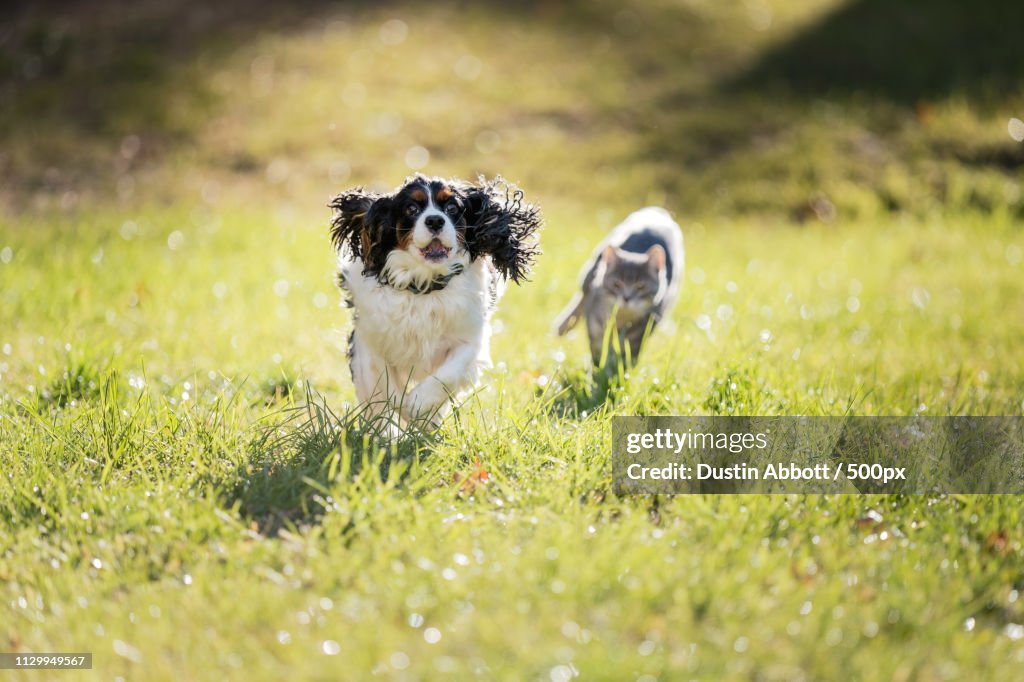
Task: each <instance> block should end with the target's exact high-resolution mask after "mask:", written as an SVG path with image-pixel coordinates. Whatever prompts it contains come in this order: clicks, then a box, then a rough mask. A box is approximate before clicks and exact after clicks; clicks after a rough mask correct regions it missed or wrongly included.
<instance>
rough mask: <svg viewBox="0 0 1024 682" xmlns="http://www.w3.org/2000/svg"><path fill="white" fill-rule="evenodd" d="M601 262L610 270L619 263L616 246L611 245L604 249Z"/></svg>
mask: <svg viewBox="0 0 1024 682" xmlns="http://www.w3.org/2000/svg"><path fill="white" fill-rule="evenodd" d="M601 262H603V263H604V264H605V266H606V267H609V268H610V267H612V266H613V265H615V264H616V263H618V262H619V254H618V253H616V251H615V247H614V246H612V245H611V244H609V245H608V246H606V247H604V252H602V253H601Z"/></svg>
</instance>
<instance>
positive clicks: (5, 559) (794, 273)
mask: <svg viewBox="0 0 1024 682" xmlns="http://www.w3.org/2000/svg"><path fill="white" fill-rule="evenodd" d="M724 4H726V3H723V5H724ZM717 5H718V3H699V2H690V3H681V4H676V5H671V6H670V5H668V4H665V5H664V6H662V5H661V3H647V4H642V5H638V6H636V7H632V8H630V10H629V11H630V12H632V14H626V15H623V14H621V13H616V12H613V11H611V10H608V12H605V13H603V12H601V11H599V10H600V9H601V8H603V6H601V7H599V8H598V9H595V10H592V11H590V12H583V11H582V10H580V12H581V13H580V14H579V15H571V14H566V13H567V12H569V10H560V9H556V8H550V7H547V6H546V5H542V6H538V7H533V8H532V9H531V10H530V11H529V12H526V11H525V10H524V12H522V13H516V12H512V11H511V10H510V11H505V10H500V9H495V8H489V9H480V8H478V9H474V10H469V11H468V12H467V13H465V14H463V13H460V12H456V11H455V10H453V9H452V8H450V7H448V6H441V7H438V8H436V9H435V10H433V11H430V12H426V11H424V10H423V8H408V9H407V8H403V7H401V6H397V5H396V6H394V7H392V8H389V9H385V10H375V9H364V10H359V11H356V10H351V11H342V10H328V9H323V10H322V14H318V15H317V16H312V17H306V18H304V19H302V20H301V21H295V22H292V23H289V24H288V25H287V29H282V30H280V31H278V32H276V33H275V32H274V31H273V27H267V28H266V29H265V30H266V32H265V33H263V32H254V33H253V34H251V35H247V36H244V39H242V38H240V37H239V36H237V35H235V34H232V33H225V36H226V37H225V41H224V44H216V43H212V44H210V45H208V46H201V47H198V48H190V49H189V50H188V51H185V52H174V53H173V54H174V55H175V56H176V58H177V59H178V63H177V64H176V66H174V68H171V67H167V69H166V73H165V72H164V71H159V70H158V71H156V72H154V73H156V74H159V75H160V78H162V79H164V80H162V81H161V85H162V87H158V88H156V90H158V91H159V90H163V89H167V90H169V91H170V92H173V93H180V94H177V95H175V96H167V97H165V98H157V99H156V100H154V101H141V102H131V104H132V106H127V105H126V106H125V108H124V110H123V111H121V110H117V111H119V112H120V113H118V114H117V115H114V114H111V116H110V117H109V118H106V119H104V120H105V122H104V124H103V125H101V126H99V127H98V128H97V129H95V130H94V129H91V128H89V127H88V125H85V126H84V127H81V126H79V125H78V124H74V123H67V124H66V125H65V124H63V123H61V120H62V119H61V116H68V114H67V112H64V113H63V114H61V113H60V112H58V114H56V115H54V117H52V118H53V120H49V119H48V118H47V116H45V115H40V116H39V117H38V120H32V117H30V116H28V114H26V111H25V110H19V109H18V107H22V106H24V107H27V106H28V105H27V104H26V101H29V102H31V98H33V97H34V98H38V100H39V101H52V100H51V99H50V98H54V97H56V98H57V99H58V100H59V97H57V95H56V94H55V93H56V92H59V91H60V87H58V86H60V84H61V83H62V82H63V81H61V80H60V78H61V76H56V77H55V78H56V83H57V84H58V85H48V84H47V83H46V82H45V81H43V82H39V83H34V84H28V85H25V86H24V88H23V90H21V91H19V92H22V93H23V94H22V95H21V98H20V99H19V100H18V102H20V104H18V105H11V106H8V107H7V108H6V109H4V110H3V114H2V117H0V120H2V121H3V122H4V124H5V126H6V127H5V128H4V130H5V131H6V133H5V136H4V140H5V141H7V142H8V145H7V147H6V149H7V151H6V152H5V155H4V157H3V165H2V168H3V169H4V172H5V173H6V175H5V178H7V180H8V182H6V183H5V187H4V189H3V192H2V197H3V199H4V201H5V202H6V205H7V208H6V209H5V212H4V213H3V214H2V215H0V472H2V477H0V650H6V651H16V650H18V651H29V650H32V651H91V652H93V653H94V654H95V656H94V669H93V671H92V676H93V677H95V678H97V679H100V678H102V679H111V678H113V677H117V676H121V677H124V678H126V679H221V678H224V677H228V678H241V677H247V678H248V677H254V678H256V679H280V678H283V677H294V678H299V679H304V678H315V679H337V678H341V679H365V678H367V677H368V676H369V675H371V674H378V675H382V676H385V677H398V678H404V677H407V678H411V679H423V678H431V679H432V678H436V677H445V676H447V677H450V678H452V679H463V678H466V677H469V676H478V677H482V678H500V679H532V678H540V679H550V680H566V679H569V678H570V677H571V676H573V675H576V674H579V675H580V676H581V677H582V678H583V679H636V678H642V677H643V676H645V675H647V676H650V677H649V678H643V679H652V678H655V679H680V678H682V679H688V678H690V677H693V678H702V679H718V678H722V677H743V678H756V679H786V680H791V679H823V678H824V679H836V678H839V679H850V678H853V679H860V678H866V679H875V678H883V679H926V680H931V679H953V678H963V677H969V678H986V679H1012V678H1013V677H1014V676H1016V675H1017V674H1018V673H1019V670H1020V669H1021V666H1022V665H1024V628H1022V623H1024V599H1022V598H1021V595H1020V593H1021V592H1022V591H1024V578H1022V576H1024V555H1022V552H1024V546H1022V543H1024V533H1022V531H1021V528H1022V522H1024V519H1022V505H1021V503H1020V502H1019V500H1018V499H1017V498H1014V497H998V496H992V497H986V496H947V497H936V498H926V497H857V496H836V497H814V496H811V497H797V496H774V497H768V496H734V497H727V496H723V497H716V496H686V497H677V498H672V497H657V498H655V497H653V496H646V497H624V498H617V497H616V496H615V495H614V494H613V493H612V492H611V470H610V453H609V442H610V419H611V416H612V415H615V414H702V413H707V412H722V413H730V412H733V413H740V414H743V413H757V414H839V413H846V412H850V413H854V414H912V413H921V414H928V415H946V414H1011V415H1012V414H1020V413H1021V411H1022V410H1024V392H1022V387H1024V360H1022V358H1024V355H1022V354H1021V348H1020V338H1021V334H1022V332H1024V328H1022V324H1021V320H1024V263H1022V250H1024V233H1022V229H1021V227H1022V222H1021V220H1022V219H1021V217H1020V216H1021V208H1020V206H1021V199H1020V196H1019V194H1020V192H1019V182H1020V179H1021V178H1020V171H1019V166H1014V165H1013V164H1012V163H1010V164H1009V165H1007V164H1005V163H1003V164H1002V165H1000V164H999V163H996V164H987V165H986V164H985V163H978V162H977V161H974V162H972V161H970V159H972V158H976V157H979V158H980V157H981V156H983V153H987V152H988V151H990V150H993V149H994V150H996V151H997V152H999V153H1000V154H1005V155H1008V156H1005V157H1003V156H997V157H996V158H1000V159H1002V158H1009V159H1011V161H1012V160H1013V159H1015V158H1017V157H1016V156H1014V155H1019V154H1020V150H1019V146H1014V144H1015V143H1013V141H1012V140H1010V139H1009V138H1008V137H1007V136H1006V122H1005V121H1006V119H1007V118H1008V117H1009V116H1010V115H1014V113H1016V115H1018V116H1020V115H1021V111H1020V110H1021V107H1020V106H1018V105H1020V103H1021V102H1022V97H1021V95H1020V93H1019V90H1018V91H1014V92H1010V93H1006V94H1005V96H1004V97H1003V98H1001V99H998V98H997V99H996V101H995V103H994V104H993V103H992V102H991V101H990V102H989V103H988V105H986V107H981V106H975V104H974V103H973V100H972V99H970V98H969V97H967V96H966V95H965V96H960V95H957V94H955V93H954V94H950V95H948V96H941V97H939V96H936V97H935V98H934V101H931V102H929V103H928V109H927V111H928V113H927V114H926V115H924V116H926V119H923V118H922V116H923V114H922V113H921V111H922V109H921V108H920V107H917V108H916V109H915V108H914V107H912V106H904V105H903V104H901V103H899V102H894V101H891V100H890V99H887V98H886V97H883V96H882V95H879V94H877V93H876V94H875V95H865V96H864V97H859V98H858V97H852V98H849V99H847V98H842V97H838V96H837V97H836V98H835V99H834V100H831V101H830V103H829V104H827V105H826V104H824V103H823V102H821V101H815V100H814V98H809V99H806V100H805V99H802V98H800V97H798V96H797V95H796V94H793V96H792V97H791V98H788V99H787V98H781V97H775V96H769V95H763V94H759V93H758V92H756V91H754V92H752V93H751V92H739V93H730V92H729V91H728V90H727V89H725V88H724V86H722V85H721V83H722V82H724V81H725V80H728V76H729V75H730V73H732V72H740V71H743V69H744V68H746V65H748V64H750V63H752V62H754V61H755V60H756V57H757V55H758V53H759V52H758V51H759V50H762V49H768V48H769V47H770V46H771V45H773V44H774V43H776V42H784V39H785V37H786V36H787V35H789V33H787V32H792V31H794V30H799V29H800V27H803V26H807V25H809V24H813V22H814V21H815V20H816V18H817V17H818V16H819V14H818V12H819V10H820V9H821V8H825V7H828V6H829V5H830V3H826V2H816V3H810V4H808V3H798V2H777V3H770V5H771V6H772V7H773V8H774V9H775V14H774V15H773V16H774V23H773V26H774V28H773V31H768V32H761V31H756V30H755V29H754V28H752V26H757V25H760V24H759V23H758V21H760V20H759V19H758V16H757V15H756V14H749V13H748V12H747V10H746V9H743V10H742V11H741V10H738V9H729V8H724V7H720V6H717ZM738 7H739V5H738ZM577 9H579V8H577ZM604 9H607V8H604ZM396 18H401V19H403V20H404V23H403V24H402V25H401V26H399V25H398V24H395V23H391V24H387V23H386V22H387V21H388V20H394V19H396ZM570 18H572V19H574V20H576V21H578V23H577V24H572V26H574V29H573V30H566V29H567V27H568V26H570V24H569V23H567V22H569V19H570ZM762 19H763V17H762ZM637 21H639V22H640V26H641V27H643V28H642V29H641V30H642V31H647V34H646V35H648V36H649V37H650V40H648V41H643V40H638V39H637V38H636V30H637V29H636V25H635V23H634V22H637ZM453 25H465V26H467V27H472V30H471V31H470V30H467V31H464V32H456V33H455V35H454V36H453V37H451V39H449V40H444V41H438V40H437V38H436V37H437V36H438V35H442V34H443V35H447V36H451V35H452V34H453V32H452V31H451V27H452V26H453ZM402 26H404V29H403V28H402ZM82 35H87V34H84V33H83V34H82ZM683 38H685V40H683ZM89 39H90V40H91V38H89ZM80 40H82V41H85V40H87V38H80ZM680 44H683V45H686V49H685V50H683V49H682V48H678V46H679V45H680ZM659 48H661V49H659ZM670 48H671V49H670ZM139 49H143V48H139ZM176 49H177V48H176ZM659 55H661V56H662V58H663V59H665V60H668V59H670V58H671V60H672V61H671V63H667V64H666V63H660V62H659ZM666 55H667V56H666ZM533 64H542V65H543V68H540V67H536V68H533V67H531V68H525V67H524V65H533ZM117 73H118V72H115V75H116V74H117ZM72 75H73V74H72ZM67 78H70V76H67ZM136 85H137V83H136V81H134V80H132V77H131V76H130V75H128V76H124V80H123V82H122V81H121V80H119V79H118V78H113V79H112V83H111V85H110V87H109V89H107V90H101V94H100V95H98V97H99V98H100V100H101V101H103V98H104V97H109V98H110V99H111V100H112V101H111V102H108V104H110V105H111V106H113V105H114V100H117V97H119V96H120V95H118V96H115V95H116V94H117V93H121V94H122V95H124V93H131V92H133V88H134V87H136ZM61 87H62V86H61ZM51 88H52V89H51ZM104 92H108V93H114V94H110V95H105V94H102V93H104ZM24 93H28V94H27V95H26V94H24ZM26 98H27V99H26ZM140 99H143V100H144V98H140ZM634 102H639V103H642V105H634V104H633V103H634ZM1014 106H1018V110H1017V111H1016V112H1014V110H1013V107H1014ZM147 107H151V108H147ZM158 113H159V115H158ZM15 124H17V126H20V128H18V129H20V130H21V131H23V134H20V135H14V134H13V133H11V131H12V130H14V129H15V127H14V125H15ZM752 127H753V128H755V129H752ZM133 136H134V137H133ZM737 136H738V139H734V138H737ZM730 140H731V141H730ZM949 141H954V142H956V144H958V145H961V147H962V148H963V149H961V150H960V151H961V152H963V153H960V155H959V156H956V155H955V154H954V155H952V156H948V157H943V156H941V154H940V153H939V151H937V150H939V149H945V148H946V147H943V145H944V144H946V143H947V142H949ZM417 147H423V148H424V149H425V150H426V152H427V156H428V157H429V160H428V163H427V165H426V167H425V168H424V170H425V171H426V172H428V173H434V174H439V175H459V176H464V177H465V176H470V177H471V176H473V175H474V174H476V173H478V172H483V173H486V174H488V175H493V174H495V173H498V172H500V173H503V174H505V175H506V176H507V177H509V178H510V179H512V180H514V181H516V182H518V183H520V184H521V185H522V187H523V188H524V189H525V191H526V193H527V196H528V197H529V198H532V199H534V200H536V201H538V202H539V203H541V205H542V206H543V208H544V212H545V216H546V218H547V227H546V230H545V232H544V234H543V237H542V240H543V245H544V250H545V253H544V255H543V256H542V258H541V259H540V262H539V265H538V268H537V271H536V272H535V276H534V278H533V281H532V282H530V283H528V284H526V285H525V286H523V287H522V288H516V287H512V288H511V290H510V291H509V293H508V294H507V296H506V297H505V299H504V300H503V301H502V304H501V307H500V309H499V311H498V314H497V321H496V323H495V327H496V331H497V334H496V336H495V338H494V341H493V344H492V345H493V348H492V354H493V356H494V360H495V362H496V368H495V370H494V371H493V372H491V373H490V374H489V375H488V377H487V379H486V380H485V382H484V383H483V386H482V388H481V390H480V391H479V392H478V393H477V394H476V395H475V396H474V397H473V398H472V399H471V400H470V401H469V403H468V404H467V405H465V406H464V407H463V408H462V409H461V410H460V411H459V412H458V414H457V415H456V417H455V418H452V419H450V420H449V421H447V422H446V423H445V425H444V427H443V428H442V429H441V431H440V432H439V433H438V434H437V435H436V437H435V438H419V439H409V440H407V441H405V442H403V443H401V444H400V445H398V446H396V448H395V449H394V451H392V452H382V451H380V450H379V449H377V448H375V447H373V446H372V445H369V444H367V443H366V442H365V441H364V440H363V438H362V435H361V433H360V432H359V430H358V428H357V424H356V421H355V420H354V417H353V416H352V415H353V413H352V411H353V409H354V406H353V405H351V403H352V401H353V399H354V395H353V391H352V386H351V382H350V380H349V376H348V370H347V367H346V362H345V358H344V347H343V341H344V338H345V331H346V326H347V323H348V320H349V314H350V313H349V311H348V310H347V309H344V308H342V307H341V306H340V305H339V303H340V301H339V296H338V294H337V291H336V290H335V289H334V288H333V284H332V274H333V273H332V268H333V254H332V252H331V248H330V244H329V241H328V238H327V230H326V225H327V220H328V218H329V212H328V210H327V208H326V207H325V203H326V200H327V198H328V197H329V196H330V194H331V193H332V192H336V191H339V190H340V189H343V188H345V187H347V186H349V185H351V184H364V185H369V186H371V187H376V188H381V189H385V188H390V187H392V186H394V185H396V184H398V183H399V182H400V181H401V179H402V178H403V177H404V175H405V174H406V173H408V172H409V171H410V168H409V163H410V162H416V161H417V159H420V160H422V158H423V156H424V155H423V150H420V149H416V148H417ZM958 149H960V148H958ZM851 150H852V151H851ZM879 150H881V151H879ZM963 150H967V151H970V152H972V153H976V156H970V155H969V154H967V151H963ZM69 151H71V152H74V154H72V155H70V156H65V155H66V154H67V153H68V152H69ZM958 153H959V152H958ZM879 154H881V157H879V156H878V155H879ZM65 158H66V159H67V160H62V159H65ZM413 165H418V164H415V163H414V164H413ZM48 168H54V169H56V171H54V172H48V170H47V169H48ZM938 188H941V189H938ZM647 203H661V204H665V205H667V206H668V207H669V208H671V209H672V210H673V211H674V212H675V214H676V216H677V218H678V219H679V221H680V222H681V224H682V225H683V228H684V232H685V233H686V247H687V270H686V283H685V288H684V291H683V295H682V298H681V300H680V301H679V303H678V306H677V307H676V309H675V311H674V314H673V315H672V317H671V319H670V320H669V322H667V323H666V324H665V325H663V326H662V327H661V328H660V329H659V330H658V332H657V333H656V335H655V337H654V338H653V339H652V340H651V341H650V344H649V346H648V347H647V348H646V349H645V353H644V358H643V360H644V361H643V364H642V365H641V367H640V368H638V369H637V370H636V371H634V372H633V374H632V376H630V377H629V380H628V382H627V384H626V386H625V387H623V388H622V389H621V391H619V392H618V394H617V395H616V396H615V398H614V400H612V401H608V402H605V403H598V402H596V401H594V400H591V399H590V397H589V395H588V383H587V380H586V373H585V368H586V365H585V362H586V357H587V354H586V348H585V339H584V338H583V337H582V336H581V335H580V333H579V332H575V333H574V334H573V335H570V336H569V337H567V338H565V339H559V338H556V337H554V336H552V335H551V334H550V332H549V326H550V324H551V320H552V318H553V317H554V315H555V314H556V313H557V312H558V310H559V309H560V308H561V307H562V305H563V304H564V303H565V301H566V300H567V299H568V297H569V295H570V294H571V292H572V290H573V287H574V286H575V281H576V273H577V270H578V268H579V266H580V264H581V260H582V259H583V258H584V254H587V253H589V251H590V249H591V247H592V245H593V243H594V242H595V241H596V240H597V239H599V238H600V237H601V235H602V234H604V232H605V231H606V230H607V229H609V228H610V227H611V226H612V225H613V224H614V223H615V222H616V221H618V220H620V219H621V218H622V217H624V216H625V214H626V213H628V212H629V211H630V210H633V209H635V208H637V207H639V206H641V205H645V204H647ZM723 387H724V388H723ZM71 675H76V679H77V675H78V674H74V673H56V672H54V673H50V674H49V677H52V678H57V677H60V678H61V679H64V678H65V677H67V678H68V679H70V676H71ZM46 676H47V675H46V673H23V674H22V677H23V678H24V679H35V678H36V677H39V678H44V677H46Z"/></svg>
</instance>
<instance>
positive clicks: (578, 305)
mask: <svg viewBox="0 0 1024 682" xmlns="http://www.w3.org/2000/svg"><path fill="white" fill-rule="evenodd" d="M585 304H586V300H585V297H584V296H583V292H582V291H577V292H576V295H575V296H573V297H572V300H571V301H569V305H567V306H566V307H565V309H564V310H562V312H560V313H559V314H558V318H557V319H556V320H555V329H556V330H557V331H558V335H559V336H565V335H566V334H568V333H569V330H570V329H572V328H573V327H575V326H576V323H577V322H579V321H580V318H581V317H582V316H583V311H584V308H585Z"/></svg>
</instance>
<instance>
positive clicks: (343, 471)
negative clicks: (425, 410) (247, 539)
mask: <svg viewBox="0 0 1024 682" xmlns="http://www.w3.org/2000/svg"><path fill="white" fill-rule="evenodd" d="M389 426H390V422H389V421H388V419H387V417H386V416H385V417H377V418H374V419H368V418H367V416H366V408H362V409H353V410H350V411H347V412H344V413H342V414H338V413H336V412H334V411H333V410H332V409H331V407H330V406H329V404H328V402H327V400H326V399H325V398H324V397H323V396H322V395H320V394H318V393H316V392H314V391H313V390H311V389H309V388H308V387H307V389H306V395H305V401H304V403H303V404H301V405H297V406H295V407H291V408H288V409H286V410H284V411H283V412H280V413H278V414H277V416H276V417H275V420H274V423H272V424H271V425H269V426H267V427H265V428H263V429H262V430H261V432H260V433H259V435H258V436H257V437H256V439H254V441H253V443H252V454H251V457H250V460H249V466H248V467H247V469H246V471H243V472H240V473H241V476H240V478H239V480H238V481H237V482H236V484H235V487H234V490H233V492H232V493H230V494H229V495H228V499H227V500H226V501H227V503H228V504H231V503H239V504H240V512H241V514H242V515H243V516H246V517H249V518H252V519H253V520H254V521H255V522H256V524H257V525H258V527H259V531H260V532H261V533H263V534H264V535H276V534H277V533H278V532H279V531H280V530H281V529H282V528H285V527H295V526H298V525H300V524H308V523H314V522H315V521H316V520H317V519H318V518H319V517H320V516H321V515H322V514H323V513H324V512H325V511H327V510H329V509H330V508H332V506H333V505H334V500H333V499H332V497H331V488H332V487H333V486H335V485H338V484H339V483H341V484H344V482H348V483H352V484H355V483H356V482H357V481H359V480H365V479H369V481H371V482H372V483H375V484H394V483H399V482H401V481H404V480H405V479H406V477H407V476H408V475H409V473H410V471H411V470H412V469H413V467H414V466H415V465H416V464H417V463H418V462H419V461H420V459H421V458H422V457H423V456H424V455H425V454H426V453H427V452H428V451H429V448H430V446H431V445H432V444H433V442H434V441H433V438H432V436H431V435H430V434H427V433H426V432H424V431H422V430H420V429H418V428H415V427H413V428H411V429H410V430H409V431H408V432H407V433H405V434H403V435H402V436H400V437H395V436H394V435H393V434H392V433H391V432H390V431H389Z"/></svg>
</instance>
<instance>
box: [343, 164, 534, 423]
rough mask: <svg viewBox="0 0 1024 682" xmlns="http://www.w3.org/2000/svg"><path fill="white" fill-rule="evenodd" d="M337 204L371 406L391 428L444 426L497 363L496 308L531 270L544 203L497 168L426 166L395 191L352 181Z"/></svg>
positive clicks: (347, 290)
mask: <svg viewBox="0 0 1024 682" xmlns="http://www.w3.org/2000/svg"><path fill="white" fill-rule="evenodd" d="M329 206H330V207H331V208H332V209H334V218H333V220H332V221H331V240H332V242H333V244H334V247H335V249H336V251H337V253H338V279H337V282H338V285H339V286H340V288H341V289H342V291H343V293H344V295H345V296H346V298H347V301H346V303H347V305H349V307H352V308H353V309H354V316H353V325H352V332H351V334H350V336H349V345H348V360H349V369H350V371H351V373H352V382H353V384H354V385H355V390H356V398H357V400H358V401H359V403H360V404H361V405H363V406H365V410H366V411H365V412H364V415H365V416H366V417H368V418H369V419H371V420H372V419H375V418H377V417H379V416H380V415H381V414H384V413H385V412H386V413H387V414H388V415H389V419H388V428H387V430H388V432H389V433H390V434H391V435H396V434H397V433H400V432H401V428H403V427H407V426H408V425H410V424H414V423H415V424H421V425H424V426H425V427H426V428H428V429H430V428H434V427H437V426H438V425H439V424H440V422H441V420H442V419H443V418H444V416H445V415H446V414H447V413H448V412H450V410H451V407H452V404H453V401H457V400H458V399H459V398H460V397H462V396H463V395H464V393H465V392H466V391H468V390H469V389H472V388H474V387H475V386H476V385H477V384H478V382H479V379H480V376H481V372H482V370H484V369H486V368H488V367H490V366H491V358H490V336H491V327H490V318H491V315H492V313H493V312H494V310H495V307H496V306H497V303H498V300H499V299H500V298H501V295H502V294H503V293H504V290H505V285H506V284H507V282H508V281H509V280H511V281H513V282H515V283H516V284H521V283H522V282H523V281H525V280H526V278H527V276H528V274H529V272H530V270H531V268H532V266H533V263H534V259H535V258H536V256H537V255H538V254H539V248H538V231H539V229H540V227H541V225H542V218H541V214H540V210H539V208H538V207H536V206H534V205H533V204H528V203H524V201H523V193H522V191H520V190H519V189H518V188H517V187H515V186H514V185H512V184H510V183H507V182H505V181H504V180H502V179H501V178H500V177H499V178H495V179H494V180H492V181H487V180H485V179H484V178H483V177H481V178H479V179H478V181H477V182H476V183H469V182H464V181H460V180H443V179H441V178H436V177H435V178H429V177H425V176H423V175H415V176H412V177H410V178H407V179H406V181H405V183H404V184H403V185H402V186H401V187H399V188H398V189H396V190H395V191H394V192H393V193H391V194H374V193H370V192H366V191H364V190H363V188H362V187H356V188H353V189H350V190H348V191H346V192H343V193H341V194H339V195H337V196H336V197H335V198H334V199H333V200H332V201H331V202H330V204H329ZM394 416H397V419H394V418H392V417H394Z"/></svg>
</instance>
